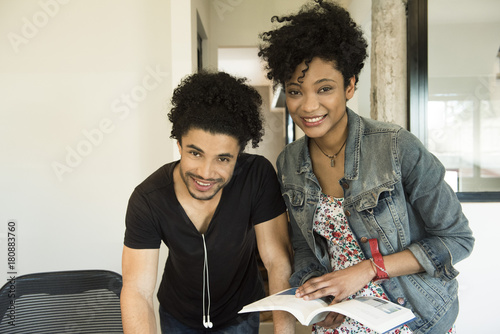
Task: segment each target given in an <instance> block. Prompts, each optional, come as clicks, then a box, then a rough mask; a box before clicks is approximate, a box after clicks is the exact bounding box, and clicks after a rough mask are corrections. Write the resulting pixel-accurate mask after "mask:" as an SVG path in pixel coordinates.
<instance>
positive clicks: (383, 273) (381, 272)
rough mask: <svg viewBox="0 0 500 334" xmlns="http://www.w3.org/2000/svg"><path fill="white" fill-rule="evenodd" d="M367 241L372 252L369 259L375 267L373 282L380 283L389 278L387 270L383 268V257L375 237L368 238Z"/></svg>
mask: <svg viewBox="0 0 500 334" xmlns="http://www.w3.org/2000/svg"><path fill="white" fill-rule="evenodd" d="M368 242H369V243H370V251H371V252H372V258H371V259H370V261H372V263H373V264H374V265H375V268H377V276H375V278H374V279H373V281H374V282H375V283H382V282H384V281H386V280H388V279H389V274H388V273H387V270H385V265H384V258H383V257H382V254H380V251H379V249H378V241H377V239H370V240H368Z"/></svg>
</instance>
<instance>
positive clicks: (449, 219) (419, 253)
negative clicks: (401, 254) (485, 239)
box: [396, 130, 474, 280]
mask: <svg viewBox="0 0 500 334" xmlns="http://www.w3.org/2000/svg"><path fill="white" fill-rule="evenodd" d="M396 142H397V143H398V144H397V146H398V147H397V151H398V159H400V162H401V174H402V182H403V186H404V189H405V192H406V196H407V198H408V201H409V205H410V208H409V211H410V212H411V213H410V217H409V218H410V225H412V224H423V225H424V226H423V228H424V230H425V237H424V238H423V239H421V240H418V241H416V242H413V243H412V244H411V245H410V246H409V247H408V248H409V249H410V251H411V252H412V253H413V254H414V255H415V257H416V258H417V260H418V261H419V263H420V264H421V265H422V266H423V267H424V269H425V271H426V272H427V273H428V274H430V275H432V276H433V277H440V278H442V279H444V280H451V279H453V278H455V277H456V276H457V275H458V271H457V270H456V269H455V268H454V267H453V265H454V264H456V263H457V262H459V261H461V260H463V259H464V258H466V257H467V256H469V254H470V253H471V252H472V248H473V246H474V237H473V235H472V231H471V229H470V228H469V222H468V220H467V218H466V217H465V215H464V214H463V212H462V208H461V205H460V202H459V200H458V198H457V196H456V194H455V193H454V191H453V190H452V189H451V187H450V186H449V185H448V184H447V183H446V182H445V181H444V174H445V168H444V166H443V165H442V164H441V162H440V161H439V160H438V159H437V158H436V157H435V156H434V155H432V154H431V153H430V152H429V151H428V150H427V149H426V148H425V147H424V146H423V145H422V143H421V142H420V141H419V140H418V139H417V138H416V137H415V136H413V135H412V134H411V133H409V132H408V131H406V130H401V131H399V133H398V140H397V141H396ZM421 228H422V227H421V226H410V230H412V229H421Z"/></svg>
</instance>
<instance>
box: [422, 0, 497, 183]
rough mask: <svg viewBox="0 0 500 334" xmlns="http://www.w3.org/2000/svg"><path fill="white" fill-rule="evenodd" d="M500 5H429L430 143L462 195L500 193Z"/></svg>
mask: <svg viewBox="0 0 500 334" xmlns="http://www.w3.org/2000/svg"><path fill="white" fill-rule="evenodd" d="M499 46H500V1H490V0H477V1H458V2H457V1H450V0H432V1H429V2H428V57H429V58H428V89H429V90H428V104H427V117H425V118H424V119H425V123H426V124H425V131H426V137H425V145H426V146H427V148H428V149H429V150H430V151H431V152H432V153H434V154H435V155H436V156H437V157H438V158H439V159H440V160H441V161H442V162H443V164H444V165H445V167H446V169H447V171H448V172H447V176H446V179H447V181H448V182H449V183H450V185H451V186H452V187H453V188H454V189H455V191H457V192H500V74H499V73H500V58H499V56H500V53H499Z"/></svg>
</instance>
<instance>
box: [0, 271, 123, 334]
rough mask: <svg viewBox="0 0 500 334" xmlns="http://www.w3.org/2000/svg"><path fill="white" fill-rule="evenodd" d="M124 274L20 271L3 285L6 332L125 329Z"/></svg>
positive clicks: (0, 311) (0, 319)
mask: <svg viewBox="0 0 500 334" xmlns="http://www.w3.org/2000/svg"><path fill="white" fill-rule="evenodd" d="M121 288H122V277H121V275H120V274H117V273H115V272H112V271H106V270H78V271H61V272H47V273H37V274H28V275H23V276H19V277H15V278H14V280H11V281H7V283H6V284H5V285H4V286H3V287H2V289H1V290H0V333H3V334H8V333H9V334H63V333H80V334H86V333H88V334H99V333H100V334H108V333H123V329H122V322H121V312H120V292H121Z"/></svg>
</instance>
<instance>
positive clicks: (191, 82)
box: [168, 71, 264, 151]
mask: <svg viewBox="0 0 500 334" xmlns="http://www.w3.org/2000/svg"><path fill="white" fill-rule="evenodd" d="M171 104H172V108H171V110H170V112H169V113H168V119H169V120H170V121H171V122H172V132H171V136H170V138H173V139H177V140H178V141H179V142H181V143H182V141H181V139H182V136H183V135H185V134H186V133H187V132H188V131H189V130H191V129H193V128H196V129H201V130H204V131H208V132H210V133H213V134H225V135H230V136H232V137H234V138H236V139H237V140H238V142H239V144H240V150H241V151H243V150H244V148H245V147H246V145H247V143H248V142H249V141H250V140H251V141H252V147H253V148H255V147H257V146H259V142H260V141H261V140H262V136H263V135H264V128H263V121H262V115H261V105H262V98H261V96H260V94H259V93H258V92H257V91H256V90H255V89H254V88H252V87H250V86H249V85H247V84H246V79H245V78H236V77H233V76H231V75H229V74H227V73H224V72H209V71H201V72H199V73H196V74H193V75H191V76H188V77H186V78H185V79H183V80H182V82H181V84H180V85H179V86H178V87H177V88H176V89H175V90H174V93H173V96H172V100H171Z"/></svg>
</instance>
